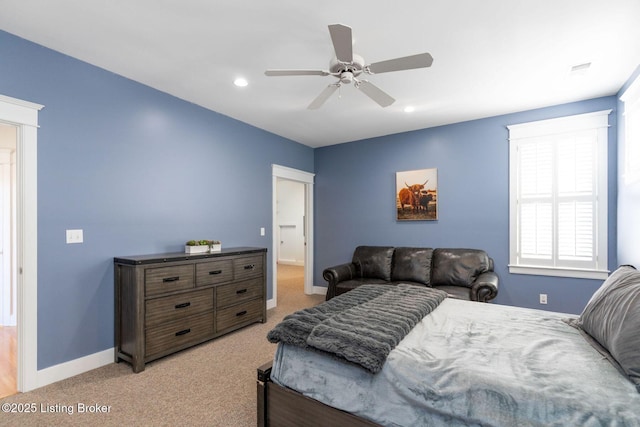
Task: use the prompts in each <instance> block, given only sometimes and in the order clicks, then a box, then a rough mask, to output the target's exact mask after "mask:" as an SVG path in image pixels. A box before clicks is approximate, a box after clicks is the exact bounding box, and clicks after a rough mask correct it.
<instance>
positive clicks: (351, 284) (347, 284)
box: [336, 278, 391, 295]
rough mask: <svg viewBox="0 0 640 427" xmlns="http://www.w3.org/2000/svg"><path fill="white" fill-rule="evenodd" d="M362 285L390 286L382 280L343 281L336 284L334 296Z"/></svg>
mask: <svg viewBox="0 0 640 427" xmlns="http://www.w3.org/2000/svg"><path fill="white" fill-rule="evenodd" d="M362 285H391V283H389V282H388V281H386V280H382V279H371V278H368V279H367V278H360V279H351V280H344V281H342V282H340V283H338V285H337V286H336V295H340V294H343V293H345V292H349V291H351V290H353V289H355V288H357V287H358V286H362Z"/></svg>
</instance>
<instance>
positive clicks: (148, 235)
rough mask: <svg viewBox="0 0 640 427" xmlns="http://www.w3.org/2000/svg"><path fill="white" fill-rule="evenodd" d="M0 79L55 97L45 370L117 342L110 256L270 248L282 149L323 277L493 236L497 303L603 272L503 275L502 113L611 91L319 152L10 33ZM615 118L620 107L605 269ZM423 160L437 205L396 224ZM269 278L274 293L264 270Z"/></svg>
mask: <svg viewBox="0 0 640 427" xmlns="http://www.w3.org/2000/svg"><path fill="white" fill-rule="evenodd" d="M0 93H1V94H3V95H7V96H12V97H15V98H20V99H24V100H27V101H32V102H36V103H40V104H44V105H45V108H44V109H43V110H42V111H41V112H40V116H39V117H40V125H41V128H40V130H39V134H38V233H39V234H38V249H39V251H38V262H39V264H38V276H39V277H38V368H39V369H43V368H46V367H49V366H53V365H56V364H58V363H62V362H66V361H70V360H73V359H76V358H78V357H82V356H85V355H89V354H93V353H96V352H99V351H102V350H105V349H108V348H111V347H112V346H113V272H112V259H113V256H119V255H133V254H143V253H155V252H165V251H179V250H181V247H182V243H183V242H184V241H185V240H187V239H191V238H200V237H204V238H206V237H211V238H217V239H220V240H222V241H223V243H224V245H225V246H227V247H229V246H262V247H269V248H270V246H271V241H272V235H271V227H270V224H271V223H272V218H271V179H270V177H271V164H272V163H276V164H280V165H283V166H289V167H293V168H296V169H301V170H305V171H309V172H315V174H316V185H315V195H316V200H315V209H316V211H315V223H316V229H315V233H314V236H315V266H316V267H315V269H316V271H315V272H314V282H315V284H316V285H322V284H324V283H325V282H324V280H323V279H322V276H321V272H322V269H323V268H325V267H327V266H330V265H334V264H338V263H342V262H345V261H347V260H349V259H350V258H351V255H352V252H353V248H354V247H355V246H357V245H359V244H385V245H386V244H391V245H407V246H408V245H416V246H417V245H421V246H422V245H425V246H432V247H438V246H440V247H443V246H449V247H456V246H457V247H462V246H466V247H478V248H484V249H486V250H487V251H488V252H489V254H490V255H491V256H492V257H493V258H494V259H495V261H496V270H497V272H498V274H499V275H500V279H501V289H500V293H499V296H498V299H497V302H498V303H502V304H510V305H520V306H525V307H536V308H545V309H549V310H557V311H565V312H572V313H578V312H580V311H581V310H582V308H583V306H584V304H585V303H586V301H587V300H588V298H589V297H590V296H591V294H592V293H593V292H594V291H595V289H596V288H597V287H598V286H599V285H600V281H595V280H572V279H558V278H548V277H534V276H524V275H510V274H509V273H508V271H507V266H506V265H507V261H508V217H507V216H508V143H507V136H508V133H507V129H506V127H505V126H506V125H509V124H514V123H521V122H527V121H532V120H541V119H546V118H551V117H558V116H564V115H570V114H577V113H582V112H588V111H596V110H602V109H610V108H613V109H615V108H616V98H615V97H607V98H601V99H595V100H590V101H586V102H580V103H574V104H568V105H562V106H557V107H550V108H545V109H540V110H535V111H528V112H524V113H518V114H511V115H506V116H500V117H493V118H488V119H483V120H477V121H472V122H466V123H459V124H455V125H450V126H443V127H438V128H432V129H425V130H421V131H415V132H408V133H403V134H399V135H391V136H387V137H381V138H376V139H371V140H367V141H359V142H354V143H348V144H341V145H336V146H331V147H325V148H321V149H316V150H312V149H311V148H309V147H305V146H303V145H300V144H297V143H295V142H292V141H289V140H286V139H283V138H281V137H278V136H275V135H273V134H270V133H268V132H264V131H262V130H259V129H256V128H254V127H251V126H248V125H246V124H243V123H240V122H238V121H235V120H233V119H230V118H228V117H225V116H222V115H219V114H216V113H214V112H211V111H208V110H205V109H203V108H200V107H197V106H195V105H193V104H190V103H187V102H184V101H181V100H179V99H176V98H174V97H171V96H169V95H167V94H164V93H161V92H158V91H156V90H153V89H151V88H148V87H146V86H143V85H140V84H138V83H135V82H132V81H130V80H127V79H125V78H122V77H119V76H117V75H115V74H112V73H109V72H107V71H104V70H101V69H98V68H96V67H93V66H90V65H88V64H86V63H83V62H80V61H77V60H75V59H72V58H69V57H67V56H64V55H61V54H59V53H56V52H53V51H51V50H49V49H46V48H43V47H41V46H38V45H35V44H33V43H30V42H27V41H25V40H22V39H20V38H17V37H14V36H12V35H10V34H7V33H5V32H2V31H0ZM616 120H617V112H616V111H614V112H613V113H612V115H611V116H610V124H611V126H612V127H611V128H610V144H609V145H610V159H609V166H610V169H609V175H610V179H609V182H610V188H609V200H610V206H611V209H610V216H609V220H610V227H609V236H610V239H611V240H610V242H609V246H610V248H611V249H610V251H609V266H610V268H614V267H615V266H616V265H617V264H616V262H617V261H616V252H615V248H616V244H617V242H616V241H615V240H616V227H615V224H616V222H615V219H616V208H615V206H616V204H615V201H616V171H617V168H616ZM423 168H438V184H439V188H438V190H439V195H438V197H439V215H440V219H439V220H438V221H435V222H423V221H419V222H397V221H396V220H395V206H394V202H393V197H394V196H393V195H394V193H395V172H396V171H406V170H413V169H423ZM260 227H265V228H266V230H267V235H266V236H264V237H260V236H259V228H260ZM70 228H82V229H83V230H84V239H85V243H83V244H80V245H67V244H66V243H65V230H66V229H70ZM636 241H637V239H636ZM268 256H269V262H271V256H272V254H271V253H269V255H268ZM268 288H269V297H271V292H272V283H271V277H270V275H269V283H268ZM539 293H547V294H548V296H549V304H548V305H547V306H539V305H538V304H537V301H538V294H539Z"/></svg>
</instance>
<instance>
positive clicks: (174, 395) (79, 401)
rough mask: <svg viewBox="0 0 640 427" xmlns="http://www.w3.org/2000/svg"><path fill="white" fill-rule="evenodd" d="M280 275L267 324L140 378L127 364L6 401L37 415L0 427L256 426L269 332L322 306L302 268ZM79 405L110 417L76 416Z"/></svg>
mask: <svg viewBox="0 0 640 427" xmlns="http://www.w3.org/2000/svg"><path fill="white" fill-rule="evenodd" d="M278 273H279V274H278V276H279V278H278V307H276V308H274V309H272V310H269V311H268V312H267V322H266V323H264V324H262V323H256V324H254V325H251V326H248V327H246V328H244V329H241V330H239V331H236V332H233V333H230V334H228V335H225V336H223V337H220V338H218V339H215V340H213V341H209V342H207V343H204V344H201V345H199V346H196V347H193V348H191V349H188V350H185V351H182V352H180V353H177V354H174V355H171V356H168V357H165V358H163V359H160V360H157V361H154V362H151V363H149V364H147V366H146V368H145V370H144V371H143V372H141V373H139V374H134V373H133V372H132V371H131V367H130V365H129V364H127V363H125V362H121V363H118V364H116V363H113V364H111V365H107V366H104V367H102V368H99V369H95V370H93V371H90V372H87V373H84V374H82V375H78V376H76V377H73V378H69V379H66V380H64V381H60V382H58V383H55V384H51V385H48V386H46V387H42V388H40V389H37V390H34V391H31V392H28V393H22V394H17V395H14V396H10V397H7V398H4V399H2V400H0V403H1V404H3V405H4V404H12V403H16V404H19V405H30V404H33V405H32V406H33V407H34V408H35V410H36V411H35V413H22V414H15V413H5V412H0V425H1V426H20V427H23V426H85V425H92V426H94V425H100V426H122V425H127V426H225V427H227V426H243V427H244V426H247V427H248V426H255V425H256V423H257V416H256V368H257V367H258V366H260V365H262V364H263V363H265V362H268V361H269V360H270V359H272V358H273V353H274V351H275V345H274V344H271V343H269V342H268V341H267V339H266V335H267V332H269V330H271V329H272V328H273V327H274V326H275V325H276V324H277V323H278V322H279V321H280V320H281V319H282V318H283V317H284V316H285V315H286V314H289V313H292V312H294V311H296V310H299V309H301V308H304V307H310V306H313V305H316V304H319V303H320V302H322V301H323V300H324V297H323V296H321V295H304V293H303V291H302V289H303V273H302V267H293V266H287V265H281V266H279V268H278ZM82 405H85V406H86V407H87V408H85V410H88V409H89V408H90V407H91V406H92V405H97V406H98V407H103V406H104V407H108V412H106V413H89V412H84V413H79V412H78V410H79V409H82ZM3 408H4V406H3ZM68 409H71V410H72V412H73V413H72V414H69V413H67V412H69V411H68ZM46 411H48V412H46ZM56 411H57V412H56ZM60 411H65V412H60Z"/></svg>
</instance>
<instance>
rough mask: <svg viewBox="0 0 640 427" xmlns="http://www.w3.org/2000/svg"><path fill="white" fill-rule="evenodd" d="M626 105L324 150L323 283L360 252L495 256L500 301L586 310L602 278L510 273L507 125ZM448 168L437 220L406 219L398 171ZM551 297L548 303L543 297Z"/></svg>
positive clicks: (319, 191)
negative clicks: (400, 216) (382, 249)
mask: <svg viewBox="0 0 640 427" xmlns="http://www.w3.org/2000/svg"><path fill="white" fill-rule="evenodd" d="M615 108H616V98H615V97H606V98H599V99H595V100H590V101H585V102H579V103H572V104H567V105H561V106H556V107H549V108H544V109H539V110H533V111H527V112H523V113H517V114H509V115H504V116H499V117H491V118H487V119H482V120H475V121H470V122H464V123H458V124H453V125H448V126H442V127H437V128H431V129H424V130H419V131H414V132H408V133H402V134H396V135H390V136H386V137H380V138H375V139H371V140H366V141H357V142H352V143H347V144H341V145H334V146H330V147H323V148H319V149H316V151H315V172H316V186H315V194H316V200H315V207H316V211H315V214H316V216H315V218H316V230H315V265H316V272H315V282H316V283H323V280H322V275H321V273H322V269H323V268H325V267H329V266H332V265H336V264H340V263H343V262H347V261H349V260H350V259H351V256H352V254H353V249H354V248H355V247H356V246H357V245H394V246H400V245H403V246H427V247H434V248H435V247H469V248H481V249H485V250H486V251H487V252H488V253H489V255H490V256H491V257H492V258H493V259H494V260H495V265H496V271H497V273H498V275H499V277H500V290H499V293H498V297H497V299H496V300H495V302H497V303H501V304H507V305H517V306H523V307H533V308H543V309H547V310H554V311H562V312H568V313H580V312H581V311H582V309H583V308H584V305H585V304H586V302H587V301H588V299H589V298H590V297H591V295H592V294H593V292H594V291H595V290H596V289H597V288H598V287H599V286H600V284H601V283H602V281H601V280H577V279H566V278H564V279H563V278H555V277H543V276H528V275H515V274H510V273H509V272H508V268H507V264H508V260H509V217H508V215H509V204H508V203H509V146H508V145H509V144H508V130H507V128H506V126H507V125H510V124H516V123H523V122H529V121H534V120H543V119H548V118H553V117H560V116H566V115H571V114H579V113H584V112H590V111H598V110H606V109H614V110H615ZM609 124H610V125H611V127H610V130H609V147H610V151H609V206H610V209H609V224H610V225H609V238H610V242H609V248H610V250H609V254H608V256H609V266H610V268H611V267H613V268H615V266H616V252H615V248H616V241H615V240H616V227H615V223H616V222H615V221H616V203H615V201H616V173H617V166H616V112H615V111H613V112H612V113H611V115H610V116H609ZM427 168H437V169H438V208H439V211H438V215H439V219H438V220H437V221H403V222H398V221H396V206H395V198H394V195H395V191H396V190H395V173H396V172H398V171H409V170H416V169H427ZM540 293H546V294H547V295H548V301H549V303H548V305H546V306H541V305H539V304H538V295H539V294H540Z"/></svg>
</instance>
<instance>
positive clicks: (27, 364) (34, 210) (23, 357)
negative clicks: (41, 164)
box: [0, 95, 44, 392]
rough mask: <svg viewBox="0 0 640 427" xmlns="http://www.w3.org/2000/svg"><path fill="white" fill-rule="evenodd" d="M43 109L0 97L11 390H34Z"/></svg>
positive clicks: (30, 103) (35, 382)
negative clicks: (10, 145) (9, 212)
mask: <svg viewBox="0 0 640 427" xmlns="http://www.w3.org/2000/svg"><path fill="white" fill-rule="evenodd" d="M43 107H44V106H43V105H40V104H35V103H32V102H28V101H23V100H20V99H16V98H11V97H8V96H4V95H0V123H2V124H5V125H8V126H10V127H13V128H14V129H15V130H16V137H15V143H16V149H15V156H14V159H15V160H14V163H15V188H16V189H15V193H14V194H15V198H14V206H15V216H14V218H15V224H16V233H15V246H14V255H15V257H14V259H15V265H16V267H15V273H16V274H15V278H16V309H15V313H16V329H17V337H16V365H17V366H16V370H17V375H16V383H17V387H16V388H17V391H21V392H24V391H29V390H33V389H35V388H38V387H39V386H41V385H42V384H40V382H39V379H38V315H37V313H38V168H37V166H38V160H37V159H38V155H37V153H38V113H39V111H40V110H41V109H42V108H43Z"/></svg>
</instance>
